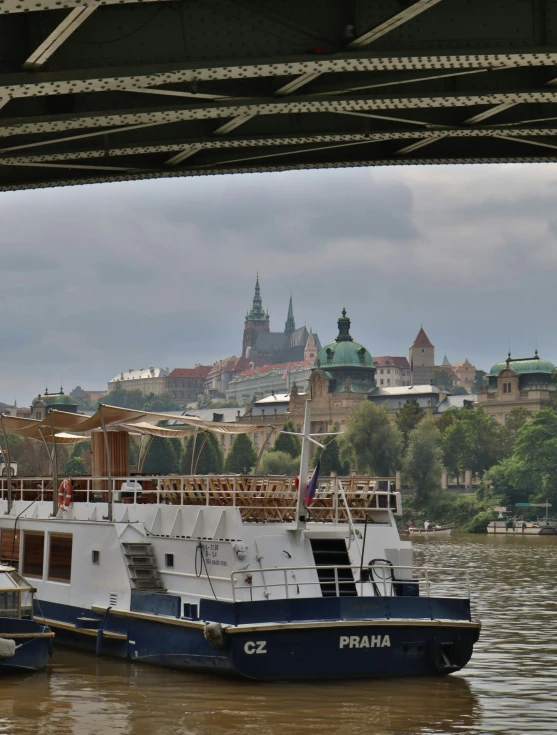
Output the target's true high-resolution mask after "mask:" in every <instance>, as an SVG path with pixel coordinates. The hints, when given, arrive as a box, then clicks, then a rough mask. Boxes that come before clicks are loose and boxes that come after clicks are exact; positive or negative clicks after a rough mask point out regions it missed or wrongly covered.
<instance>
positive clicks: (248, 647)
mask: <svg viewBox="0 0 557 735" xmlns="http://www.w3.org/2000/svg"><path fill="white" fill-rule="evenodd" d="M244 652H245V653H247V654H249V655H250V656H251V654H252V653H267V641H247V642H246V643H244Z"/></svg>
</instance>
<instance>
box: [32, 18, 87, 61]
mask: <svg viewBox="0 0 557 735" xmlns="http://www.w3.org/2000/svg"><path fill="white" fill-rule="evenodd" d="M94 12H95V6H90V7H88V6H81V7H77V8H74V9H73V10H71V11H70V12H69V13H68V15H67V16H66V17H65V18H64V20H63V21H62V22H61V23H60V24H59V25H58V26H57V27H56V28H55V29H54V30H53V31H52V33H50V34H49V35H48V37H47V38H46V39H45V40H44V41H43V42H42V43H41V45H40V46H39V47H38V48H37V49H35V51H33V53H32V54H31V55H30V56H29V58H28V59H27V61H25V62H24V63H23V69H25V70H27V71H30V70H33V71H34V70H36V69H40V68H41V66H42V65H43V64H44V63H46V62H47V61H48V59H49V58H50V57H51V56H52V54H53V53H54V52H55V51H56V49H58V48H60V46H61V45H62V44H63V43H64V41H65V40H66V39H67V38H69V37H70V36H71V34H72V33H73V32H74V31H75V30H76V29H77V28H79V26H80V25H81V24H82V23H83V22H84V21H86V20H87V18H88V17H89V16H90V15H91V13H94Z"/></svg>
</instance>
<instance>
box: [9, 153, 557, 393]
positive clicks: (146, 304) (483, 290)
mask: <svg viewBox="0 0 557 735" xmlns="http://www.w3.org/2000/svg"><path fill="white" fill-rule="evenodd" d="M0 217H1V222H2V227H1V232H0V256H1V257H0V272H1V279H0V283H1V287H0V401H4V402H12V401H13V400H14V398H15V399H17V400H18V402H19V403H20V404H28V403H29V402H30V401H31V399H32V398H33V396H35V395H36V394H37V393H39V392H43V391H44V389H45V387H46V386H48V388H49V389H50V390H53V391H54V390H58V389H59V386H60V381H62V384H63V386H64V389H65V390H67V391H69V390H71V389H72V388H74V387H75V386H76V385H77V384H80V385H81V386H82V387H84V388H86V389H90V390H93V389H103V388H105V387H106V383H107V381H108V380H109V379H111V378H112V377H113V376H114V375H116V374H117V373H118V372H120V371H121V370H126V369H128V368H139V367H150V366H161V367H169V368H170V369H172V368H174V367H191V366H193V365H194V364H195V363H204V364H210V363H212V362H214V361H215V360H216V359H219V358H223V357H227V356H229V355H232V354H235V355H239V354H240V353H241V345H242V330H243V320H244V316H245V313H246V310H247V309H248V308H249V306H250V304H251V300H252V298H253V289H254V283H255V275H256V272H257V271H259V275H260V283H261V294H262V297H263V305H264V307H265V308H266V309H268V310H269V312H270V315H271V329H272V330H277V331H278V330H281V331H282V330H283V329H284V322H285V319H286V315H287V307H288V298H289V295H290V291H292V294H293V299H294V314H295V317H296V324H297V326H301V325H302V324H304V323H305V324H306V325H307V326H308V328H309V327H313V329H314V331H317V332H318V334H319V337H320V339H321V342H322V343H323V344H325V343H326V342H329V341H331V340H333V339H334V338H335V336H336V333H337V332H336V319H337V318H338V316H339V315H340V311H341V309H342V308H343V307H346V309H347V312H348V315H349V316H350V318H351V319H352V335H353V337H354V338H355V339H356V340H358V341H360V342H362V343H363V344H364V345H365V346H366V347H367V348H368V349H369V350H370V351H371V353H372V355H407V354H408V347H409V345H410V344H411V342H412V341H413V339H414V337H415V335H416V333H417V331H418V330H419V328H420V324H422V323H423V326H424V328H425V330H426V332H427V334H428V336H429V338H430V339H431V341H432V342H433V344H434V345H435V348H436V358H437V361H438V362H439V363H440V362H441V360H442V359H443V355H444V354H445V353H446V354H447V355H448V357H449V359H450V360H451V362H457V361H459V360H463V359H464V358H465V357H468V358H469V359H470V360H471V361H472V362H473V363H474V364H475V365H476V366H478V367H480V368H483V369H489V367H490V366H491V365H492V364H493V363H494V362H497V361H499V360H502V359H504V358H505V356H506V353H507V351H508V346H509V341H510V343H511V351H512V353H513V356H527V355H531V354H533V352H534V349H535V346H536V340H537V344H538V347H539V351H540V354H541V355H542V356H543V357H547V358H548V359H550V360H552V361H553V362H555V361H556V360H557V340H556V335H555V311H556V308H555V307H556V300H557V293H556V292H557V168H556V167H555V166H553V165H550V164H540V165H518V164H516V165H500V166H466V167H465V166H462V167H456V166H445V167H443V166H437V167H433V166H427V167H426V166H424V167H413V168H410V167H400V168H394V167H393V168H385V169H351V170H331V171H299V172H292V173H280V174H279V173H277V174H259V175H236V176H227V177H206V178H191V179H168V180H159V181H146V182H136V183H133V182H132V183H125V184H103V185H96V186H82V187H72V188H63V189H48V190H38V191H25V192H14V193H3V194H0Z"/></svg>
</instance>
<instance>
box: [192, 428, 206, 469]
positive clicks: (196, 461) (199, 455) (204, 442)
mask: <svg viewBox="0 0 557 735" xmlns="http://www.w3.org/2000/svg"><path fill="white" fill-rule="evenodd" d="M196 436H197V435H196ZM208 438H209V432H208V431H206V432H205V438H204V439H203V441H202V442H201V446H200V447H199V452H198V453H197V457H196V458H195V462H194V463H193V472H192V475H195V473H196V472H197V463H198V462H199V460H200V459H201V452H202V451H203V447H204V446H205V444H206V442H207V439H208ZM192 459H193V452H192Z"/></svg>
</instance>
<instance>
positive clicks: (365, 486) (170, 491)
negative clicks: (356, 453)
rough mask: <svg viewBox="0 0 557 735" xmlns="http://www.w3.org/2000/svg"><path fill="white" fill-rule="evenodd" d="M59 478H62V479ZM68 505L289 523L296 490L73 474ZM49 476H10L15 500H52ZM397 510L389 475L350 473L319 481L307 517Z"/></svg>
mask: <svg viewBox="0 0 557 735" xmlns="http://www.w3.org/2000/svg"><path fill="white" fill-rule="evenodd" d="M62 479H63V478H62V477H60V480H62ZM71 482H72V503H74V504H79V503H95V502H104V503H107V502H108V501H109V498H110V497H111V498H112V502H113V504H141V505H144V504H155V505H187V506H191V505H195V506H232V507H236V508H239V509H240V511H241V514H242V518H243V520H244V521H254V522H258V521H293V520H295V516H296V502H297V496H298V490H297V489H296V487H295V485H294V479H293V478H290V477H284V476H255V475H189V476H181V475H175V476H160V475H149V476H147V475H145V476H143V475H141V476H139V475H137V476H134V477H113V478H110V480H109V478H108V477H72V478H71ZM7 492H8V490H7V481H6V480H4V479H2V480H0V498H1V499H6V498H7ZM53 492H56V493H57V492H58V491H57V490H54V489H53V486H52V480H51V479H50V478H46V477H36V478H31V477H18V478H13V479H12V498H13V500H15V501H18V500H20V501H27V502H33V501H36V500H39V501H52V499H53ZM373 510H378V511H386V510H390V511H392V512H394V513H395V514H400V512H401V500H400V493H398V492H395V491H394V479H393V478H373V477H369V476H349V477H343V478H336V477H330V478H323V479H320V481H319V484H318V487H317V491H316V493H315V497H314V499H313V501H312V503H311V505H310V507H309V520H310V521H328V522H331V521H334V522H342V523H346V522H348V523H349V524H350V525H352V524H353V522H356V521H363V520H365V518H366V517H367V516H368V515H369V511H373Z"/></svg>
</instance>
